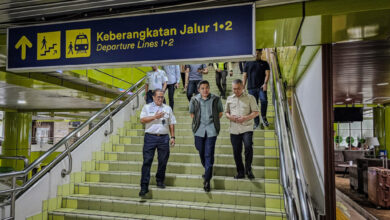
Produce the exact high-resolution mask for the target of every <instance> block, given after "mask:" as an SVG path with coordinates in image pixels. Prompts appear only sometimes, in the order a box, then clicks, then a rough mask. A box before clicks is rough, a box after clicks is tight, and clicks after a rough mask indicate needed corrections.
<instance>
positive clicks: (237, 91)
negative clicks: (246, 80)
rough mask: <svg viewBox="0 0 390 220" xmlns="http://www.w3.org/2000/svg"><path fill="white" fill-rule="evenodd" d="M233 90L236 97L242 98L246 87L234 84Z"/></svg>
mask: <svg viewBox="0 0 390 220" xmlns="http://www.w3.org/2000/svg"><path fill="white" fill-rule="evenodd" d="M232 89H233V93H234V94H235V95H236V96H241V95H242V93H243V92H244V86H243V85H242V84H241V83H237V84H234V83H232Z"/></svg>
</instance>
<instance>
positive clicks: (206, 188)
mask: <svg viewBox="0 0 390 220" xmlns="http://www.w3.org/2000/svg"><path fill="white" fill-rule="evenodd" d="M203 189H204V191H206V192H210V182H208V181H204V183H203Z"/></svg>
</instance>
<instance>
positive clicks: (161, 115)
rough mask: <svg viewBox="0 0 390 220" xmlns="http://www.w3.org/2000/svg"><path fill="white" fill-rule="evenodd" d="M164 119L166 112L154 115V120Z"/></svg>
mask: <svg viewBox="0 0 390 220" xmlns="http://www.w3.org/2000/svg"><path fill="white" fill-rule="evenodd" d="M162 117H164V112H160V111H157V112H156V114H154V119H160V118H162Z"/></svg>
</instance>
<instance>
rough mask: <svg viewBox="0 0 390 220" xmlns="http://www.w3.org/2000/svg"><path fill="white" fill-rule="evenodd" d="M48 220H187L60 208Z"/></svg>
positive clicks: (51, 213) (52, 212)
mask: <svg viewBox="0 0 390 220" xmlns="http://www.w3.org/2000/svg"><path fill="white" fill-rule="evenodd" d="M48 216H49V218H48V219H56V220H57V219H61V220H75V219H77V220H91V219H92V220H128V219H151V220H160V219H161V220H174V219H175V220H179V219H188V218H175V217H164V216H153V215H143V214H132V213H122V212H106V211H98V210H88V209H70V208H61V209H57V210H55V211H50V212H49V213H48Z"/></svg>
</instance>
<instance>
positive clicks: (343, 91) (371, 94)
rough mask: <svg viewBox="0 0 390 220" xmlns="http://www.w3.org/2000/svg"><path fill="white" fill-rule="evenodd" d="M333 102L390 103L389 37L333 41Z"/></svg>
mask: <svg viewBox="0 0 390 220" xmlns="http://www.w3.org/2000/svg"><path fill="white" fill-rule="evenodd" d="M332 56H333V102H334V104H336V105H338V104H353V103H354V104H385V103H390V84H389V83H390V40H383V41H358V42H348V43H337V44H334V45H333V50H332Z"/></svg>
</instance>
